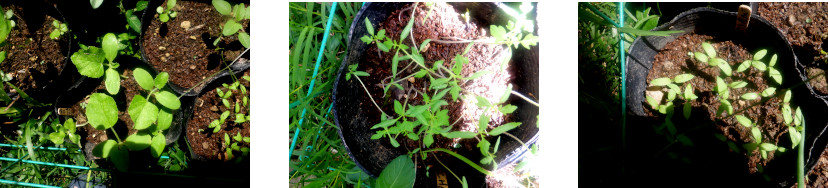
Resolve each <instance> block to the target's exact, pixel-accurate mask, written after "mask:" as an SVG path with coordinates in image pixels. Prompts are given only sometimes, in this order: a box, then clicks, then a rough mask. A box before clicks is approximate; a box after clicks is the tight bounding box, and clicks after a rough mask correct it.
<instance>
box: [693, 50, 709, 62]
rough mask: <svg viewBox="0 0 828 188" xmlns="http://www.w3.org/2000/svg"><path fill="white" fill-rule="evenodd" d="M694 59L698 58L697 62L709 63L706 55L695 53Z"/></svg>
mask: <svg viewBox="0 0 828 188" xmlns="http://www.w3.org/2000/svg"><path fill="white" fill-rule="evenodd" d="M693 57H696V60H699V61H701V62H703V63H707V61H709V58H708V57H707V55H704V53H701V52H693Z"/></svg>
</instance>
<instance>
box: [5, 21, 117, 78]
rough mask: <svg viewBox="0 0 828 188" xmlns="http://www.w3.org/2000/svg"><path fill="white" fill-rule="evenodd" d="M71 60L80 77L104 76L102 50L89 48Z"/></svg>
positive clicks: (75, 54) (73, 56)
mask: <svg viewBox="0 0 828 188" xmlns="http://www.w3.org/2000/svg"><path fill="white" fill-rule="evenodd" d="M0 25H2V24H0ZM71 59H72V63H73V64H75V67H77V68H78V73H80V74H81V75H84V76H87V77H91V78H100V77H101V76H103V74H104V69H103V61H104V60H105V59H104V55H103V50H101V49H100V48H97V47H94V46H90V47H89V48H88V49H85V50H84V49H81V50H79V51H77V52H75V53H73V54H72V57H71Z"/></svg>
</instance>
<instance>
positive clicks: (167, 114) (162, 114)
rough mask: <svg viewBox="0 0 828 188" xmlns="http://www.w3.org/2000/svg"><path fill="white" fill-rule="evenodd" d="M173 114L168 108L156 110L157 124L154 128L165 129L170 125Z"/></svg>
mask: <svg viewBox="0 0 828 188" xmlns="http://www.w3.org/2000/svg"><path fill="white" fill-rule="evenodd" d="M172 120H173V114H172V111H171V110H170V109H167V108H161V109H160V110H158V124H157V126H156V129H157V130H159V131H163V130H167V129H169V128H170V125H172Z"/></svg>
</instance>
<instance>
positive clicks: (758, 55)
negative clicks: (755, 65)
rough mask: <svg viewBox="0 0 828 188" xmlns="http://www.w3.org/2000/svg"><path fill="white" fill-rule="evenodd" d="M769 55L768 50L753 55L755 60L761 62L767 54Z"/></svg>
mask: <svg viewBox="0 0 828 188" xmlns="http://www.w3.org/2000/svg"><path fill="white" fill-rule="evenodd" d="M767 53H768V50H759V51H758V52H756V54H753V60H760V59H762V58H764V57H765V54H767Z"/></svg>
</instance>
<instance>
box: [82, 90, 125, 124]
mask: <svg viewBox="0 0 828 188" xmlns="http://www.w3.org/2000/svg"><path fill="white" fill-rule="evenodd" d="M86 118H87V121H88V122H89V124H90V125H92V127H95V129H98V130H105V129H108V128H110V127H112V126H113V125H115V123H116V122H118V106H116V105H115V99H112V97H110V96H109V95H106V94H103V93H94V94H92V95H91V96H90V97H89V103H88V104H87V105H86Z"/></svg>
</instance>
